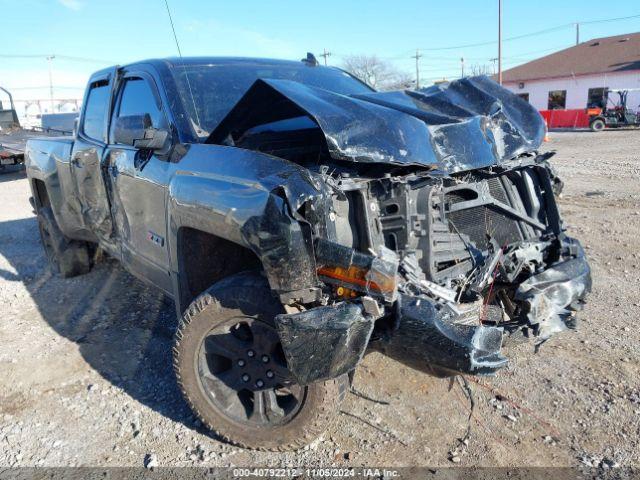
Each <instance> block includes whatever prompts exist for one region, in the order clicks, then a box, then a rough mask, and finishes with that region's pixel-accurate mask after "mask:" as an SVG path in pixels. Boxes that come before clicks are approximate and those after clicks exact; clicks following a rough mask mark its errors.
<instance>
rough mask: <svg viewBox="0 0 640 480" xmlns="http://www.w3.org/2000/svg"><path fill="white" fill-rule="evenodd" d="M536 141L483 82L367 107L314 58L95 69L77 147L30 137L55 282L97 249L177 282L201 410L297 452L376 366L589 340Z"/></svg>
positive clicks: (576, 262)
mask: <svg viewBox="0 0 640 480" xmlns="http://www.w3.org/2000/svg"><path fill="white" fill-rule="evenodd" d="M543 136H544V124H543V121H542V119H541V118H540V115H539V114H538V112H536V110H534V109H533V107H531V106H530V105H529V104H528V103H527V102H525V101H523V100H522V99H520V98H518V97H517V96H516V95H514V94H512V93H510V92H508V91H507V90H505V89H503V88H501V87H500V86H499V85H497V84H496V83H494V82H493V81H492V80H490V79H488V78H486V77H474V78H464V79H461V80H458V81H454V82H451V83H448V84H443V85H437V86H433V87H429V88H425V89H422V90H419V91H398V92H375V91H373V90H372V89H371V88H369V87H368V86H366V85H365V84H363V83H361V82H360V81H358V80H357V79H355V78H354V77H352V76H351V75H349V74H347V73H345V72H343V71H341V70H339V69H335V68H327V67H321V66H319V65H318V64H317V62H315V59H314V58H313V57H312V56H309V57H308V58H307V59H305V60H303V61H302V62H286V61H273V60H254V59H221V58H190V59H183V60H179V59H167V60H149V61H144V62H139V63H135V64H132V65H128V66H124V67H113V68H109V69H106V70H102V71H99V72H97V73H95V74H94V75H93V76H92V77H91V79H90V81H89V85H88V88H87V91H86V94H85V98H84V102H83V111H82V114H81V118H80V122H79V125H78V131H77V134H76V135H75V137H74V138H59V139H45V138H43V139H34V140H30V141H29V142H28V144H27V149H26V166H27V172H28V177H29V181H30V184H31V187H32V193H33V203H34V207H35V209H36V211H37V214H38V221H39V225H40V231H41V236H42V241H43V245H44V248H45V250H46V253H47V255H48V258H49V260H50V262H51V265H52V266H53V268H54V269H56V270H57V271H58V272H59V273H60V274H61V275H63V276H72V275H78V274H82V273H87V272H88V271H89V270H90V268H91V266H92V264H93V263H94V261H95V259H97V258H99V257H100V255H102V254H103V253H106V254H107V255H109V256H111V257H114V258H116V259H118V260H120V261H121V262H122V264H123V265H124V267H125V268H126V269H127V270H129V271H130V272H131V273H133V274H134V275H136V276H138V277H140V278H142V279H144V280H146V281H148V282H150V283H152V284H153V285H155V286H157V287H158V288H160V289H161V290H163V291H164V292H165V293H166V294H167V295H169V296H170V297H171V298H173V300H174V302H175V305H176V310H177V314H178V316H179V318H180V319H181V320H180V323H179V327H178V330H177V333H176V339H175V348H174V367H175V373H176V376H177V381H178V383H179V385H180V388H181V389H182V391H183V393H184V396H185V398H186V400H187V402H188V403H189V405H190V406H191V407H192V409H193V410H194V412H195V413H196V414H197V415H198V417H199V418H200V419H201V420H202V421H203V422H204V424H206V425H207V426H209V427H210V428H211V429H212V430H214V431H215V432H217V433H218V434H219V435H220V436H222V437H223V438H225V439H227V440H229V441H231V442H234V443H236V444H238V445H242V446H246V447H251V448H258V449H268V450H283V449H292V448H297V447H300V446H303V445H305V444H307V443H308V442H310V441H312V440H313V439H314V438H316V437H317V436H318V435H320V434H321V433H322V432H323V431H324V430H325V429H326V428H327V427H328V425H329V423H330V420H331V419H332V418H333V417H334V416H335V414H336V412H337V411H338V406H339V404H340V401H341V400H342V398H343V396H344V394H345V391H346V390H347V389H348V388H349V382H350V379H351V378H352V373H353V371H354V369H355V368H356V366H357V365H358V363H359V362H360V361H361V360H362V358H363V356H364V355H365V353H366V352H367V351H372V350H377V351H381V352H383V353H384V354H386V355H389V356H390V357H392V358H394V359H397V360H398V361H400V362H403V363H405V364H407V365H409V366H411V367H413V368H415V369H418V370H421V371H425V372H428V373H431V374H433V375H437V376H451V375H459V374H474V375H490V374H494V373H495V372H497V371H498V370H499V369H500V368H502V367H504V366H505V365H506V363H507V359H506V358H505V357H504V356H503V354H502V353H501V347H502V343H503V340H504V339H505V338H506V337H508V336H513V335H524V336H526V337H531V338H532V340H533V341H534V342H535V343H536V345H538V344H540V343H542V342H544V341H545V340H547V339H548V338H549V337H550V336H551V335H553V334H555V333H557V332H560V331H562V330H565V329H567V328H572V327H574V326H575V323H576V320H575V312H576V311H577V310H578V309H579V308H580V306H581V304H582V303H583V301H584V298H585V296H586V295H587V293H588V292H589V290H590V288H591V278H590V270H589V266H588V264H587V261H586V259H585V255H584V252H583V250H582V248H581V246H580V244H579V243H578V241H576V240H574V239H572V238H569V237H568V236H567V235H566V234H565V233H564V229H563V226H562V221H561V218H560V215H559V213H558V208H557V205H556V201H555V198H554V191H555V190H556V188H557V187H558V186H559V185H560V181H559V180H558V179H557V178H556V176H555V174H554V172H553V170H552V168H551V167H550V165H549V163H548V158H549V155H541V154H538V152H537V149H538V148H539V146H540V144H541V141H542V139H543ZM99 254H100V255H99Z"/></svg>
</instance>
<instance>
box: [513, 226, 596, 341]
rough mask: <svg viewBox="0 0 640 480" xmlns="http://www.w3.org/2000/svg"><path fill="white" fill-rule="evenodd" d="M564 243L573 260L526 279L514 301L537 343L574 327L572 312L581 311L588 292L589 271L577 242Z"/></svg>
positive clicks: (570, 240) (589, 285) (572, 240)
mask: <svg viewBox="0 0 640 480" xmlns="http://www.w3.org/2000/svg"><path fill="white" fill-rule="evenodd" d="M563 243H564V246H565V248H566V249H568V250H569V251H570V252H571V253H572V257H573V258H570V259H569V260H565V261H563V262H560V263H557V264H555V265H553V266H551V267H549V268H547V269H546V270H545V271H543V272H542V273H539V274H538V275H534V276H532V277H530V278H528V279H527V280H526V281H524V282H522V283H521V284H520V286H519V287H518V289H517V290H516V294H515V299H516V300H518V301H520V302H522V303H523V304H524V306H525V309H526V311H527V314H526V315H527V320H528V322H529V324H530V325H531V326H532V327H533V329H534V334H535V335H536V336H537V337H538V339H539V341H540V342H543V341H545V340H547V339H548V338H549V337H550V336H551V335H553V334H554V333H557V332H561V331H563V330H566V329H567V328H575V326H576V318H575V315H574V312H575V311H577V310H580V309H581V308H582V304H583V303H584V298H585V297H586V295H587V294H588V293H589V292H590V291H591V269H590V267H589V263H588V262H587V258H586V256H585V253H584V250H583V249H582V246H581V245H580V242H578V241H577V240H575V239H570V238H567V239H565V241H564V242H563Z"/></svg>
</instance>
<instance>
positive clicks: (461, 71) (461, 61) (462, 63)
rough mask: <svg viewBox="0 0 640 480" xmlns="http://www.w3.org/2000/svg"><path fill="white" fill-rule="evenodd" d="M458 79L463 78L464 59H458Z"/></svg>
mask: <svg viewBox="0 0 640 480" xmlns="http://www.w3.org/2000/svg"><path fill="white" fill-rule="evenodd" d="M460 78H464V57H460Z"/></svg>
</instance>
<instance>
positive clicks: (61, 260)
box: [38, 207, 91, 278]
mask: <svg viewBox="0 0 640 480" xmlns="http://www.w3.org/2000/svg"><path fill="white" fill-rule="evenodd" d="M38 228H39V230H40V239H41V240H42V246H43V248H44V251H45V254H46V255H47V260H48V261H49V265H51V269H52V270H53V272H54V273H57V274H59V275H60V276H62V277H64V278H69V277H75V276H78V275H83V274H85V273H89V270H91V256H90V253H89V245H88V244H87V243H86V242H80V241H77V240H71V239H69V238H67V237H66V236H65V235H64V234H63V233H62V232H61V231H60V227H58V223H57V222H56V219H55V217H54V216H53V211H52V210H51V207H42V208H39V209H38Z"/></svg>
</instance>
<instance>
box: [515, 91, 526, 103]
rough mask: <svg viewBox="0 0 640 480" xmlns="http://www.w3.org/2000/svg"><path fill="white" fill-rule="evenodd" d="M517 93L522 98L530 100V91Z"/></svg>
mask: <svg viewBox="0 0 640 480" xmlns="http://www.w3.org/2000/svg"><path fill="white" fill-rule="evenodd" d="M516 95H518V96H519V97H520V98H521V99H523V100H524V101H525V102H528V101H529V94H528V93H517V94H516Z"/></svg>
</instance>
